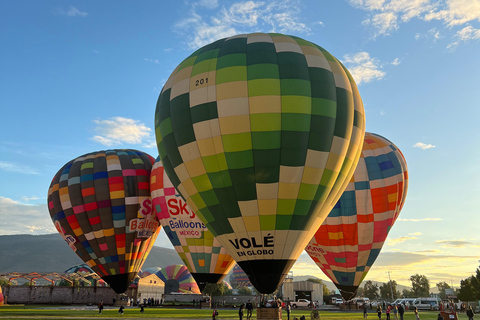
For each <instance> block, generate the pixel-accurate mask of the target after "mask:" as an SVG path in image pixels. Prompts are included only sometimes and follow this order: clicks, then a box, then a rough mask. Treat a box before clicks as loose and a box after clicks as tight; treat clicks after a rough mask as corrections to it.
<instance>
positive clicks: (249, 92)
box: [155, 33, 365, 293]
mask: <svg viewBox="0 0 480 320" xmlns="http://www.w3.org/2000/svg"><path fill="white" fill-rule="evenodd" d="M155 133H156V137H157V145H158V151H159V154H160V158H161V160H162V163H163V165H164V167H165V171H166V172H167V175H168V176H169V178H170V180H171V181H172V182H173V184H174V186H175V187H176V188H177V189H178V191H179V192H180V194H181V195H182V196H183V197H184V198H185V200H186V201H187V203H188V204H189V205H190V207H191V208H192V209H193V210H194V211H195V212H196V214H198V216H199V217H200V218H201V219H202V221H203V222H204V223H205V225H206V226H207V228H208V229H209V230H210V231H211V232H212V233H213V234H214V236H215V237H216V238H217V239H218V240H219V241H220V243H221V244H222V246H223V247H224V248H225V249H226V250H227V252H228V253H229V254H230V255H231V256H232V257H233V258H234V259H235V260H236V261H237V262H238V264H239V265H240V266H241V267H242V269H243V270H244V271H245V273H246V274H247V275H248V276H249V278H250V281H251V282H252V284H253V285H254V286H255V287H256V288H257V290H258V291H259V292H261V293H271V292H273V291H275V290H276V288H277V287H278V285H279V284H280V283H281V281H282V280H283V278H284V277H285V275H286V274H287V273H288V270H289V269H290V268H291V266H292V265H293V264H294V263H295V261H296V259H297V258H298V256H299V255H300V254H301V252H302V251H303V249H304V248H305V246H306V245H307V243H308V241H309V240H310V239H311V238H312V236H313V234H314V233H315V231H316V230H317V229H318V228H319V227H320V225H321V224H322V222H323V220H324V219H325V217H326V216H327V215H328V210H327V208H331V207H332V206H333V205H331V206H327V205H325V203H331V202H334V201H336V200H337V199H338V197H340V195H341V193H342V192H343V190H344V189H345V187H346V185H347V183H348V181H349V180H350V178H351V176H352V175H353V172H354V170H355V166H356V164H357V162H358V158H359V156H360V152H361V148H362V143H363V137H364V134H365V115H364V110H363V104H362V101H361V98H360V94H359V93H358V90H357V87H356V85H355V82H354V80H353V78H352V77H351V75H350V73H349V72H348V70H347V69H346V68H345V67H344V66H343V65H342V64H341V63H340V62H339V61H338V60H337V59H335V57H333V56H332V55H331V54H329V53H328V52H327V51H325V50H324V49H323V48H321V47H319V46H317V45H315V44H313V43H311V42H309V41H306V40H303V39H301V38H298V37H293V36H287V35H282V34H265V33H253V34H243V35H237V36H234V37H230V38H226V39H221V40H218V41H215V42H213V43H211V44H209V45H207V46H205V47H203V48H200V49H198V50H197V51H196V52H194V53H193V54H192V55H190V56H189V57H188V58H186V59H185V60H184V61H183V62H182V63H180V65H179V66H178V67H177V68H176V69H175V70H174V71H173V73H172V75H171V76H170V78H169V79H168V81H167V82H166V84H165V86H164V87H163V89H162V92H161V94H160V97H159V99H158V102H157V108H156V111H155Z"/></svg>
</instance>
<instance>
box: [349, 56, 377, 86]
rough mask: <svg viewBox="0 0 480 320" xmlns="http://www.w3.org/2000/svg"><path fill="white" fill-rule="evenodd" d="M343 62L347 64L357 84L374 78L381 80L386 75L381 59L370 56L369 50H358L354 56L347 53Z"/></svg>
mask: <svg viewBox="0 0 480 320" xmlns="http://www.w3.org/2000/svg"><path fill="white" fill-rule="evenodd" d="M342 62H343V63H345V65H346V66H347V68H348V70H349V71H350V73H351V74H352V77H353V78H354V79H355V83H356V84H357V85H360V84H361V83H368V82H371V81H373V80H381V79H383V77H385V75H386V73H385V72H384V71H382V70H381V68H382V66H381V63H380V61H379V60H378V59H376V58H372V57H370V54H369V53H368V52H358V53H356V54H354V55H353V56H352V55H345V56H344V57H343V61H342Z"/></svg>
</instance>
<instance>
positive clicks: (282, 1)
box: [0, 0, 480, 287]
mask: <svg viewBox="0 0 480 320" xmlns="http://www.w3.org/2000/svg"><path fill="white" fill-rule="evenodd" d="M251 32H279V33H285V34H289V35H295V36H299V37H301V38H304V39H306V40H309V41H311V42H314V43H316V44H318V45H320V46H322V47H323V48H325V49H326V50H328V51H329V52H330V53H331V54H333V55H334V56H335V57H336V58H338V59H339V60H340V61H342V62H343V63H344V64H345V66H346V67H347V68H348V69H349V70H350V72H351V73H352V75H353V77H354V79H355V81H356V83H357V85H358V87H359V91H360V94H361V96H362V100H363V103H364V107H365V111H366V123H367V124H366V130H367V131H368V132H373V133H377V134H380V135H382V136H384V137H386V138H387V139H389V140H391V141H392V142H394V143H395V144H396V145H397V147H398V148H399V149H400V150H401V151H402V152H403V154H404V156H405V158H406V161H407V165H408V169H409V176H410V181H409V190H408V193H407V198H406V202H405V206H404V208H403V210H402V212H401V213H400V217H399V219H398V220H397V222H396V223H395V225H394V226H393V228H392V230H391V232H390V234H389V236H388V238H387V241H386V242H385V245H384V247H383V249H382V252H381V254H380V256H379V258H378V259H377V261H376V262H375V264H374V267H373V268H372V269H371V270H370V272H369V274H368V275H367V277H366V280H376V281H381V282H386V281H388V276H389V274H390V278H391V279H392V280H395V281H397V283H399V284H402V285H410V281H409V277H410V276H411V275H413V274H417V273H419V274H423V275H426V276H427V278H428V279H429V280H430V286H431V287H434V286H435V284H436V283H438V282H440V281H445V282H447V283H449V284H451V285H453V286H454V287H458V286H459V282H460V280H461V279H464V278H466V277H468V276H470V275H471V274H473V273H474V272H475V269H476V268H477V267H478V266H479V259H480V252H479V250H480V234H479V226H478V225H479V224H478V222H479V218H478V214H479V213H480V212H479V209H478V208H479V207H480V196H479V193H480V182H479V181H480V173H479V170H478V164H479V160H480V151H479V150H480V133H479V132H480V130H479V126H478V123H477V120H478V119H479V116H480V111H479V110H480V108H479V107H478V106H479V103H480V86H479V83H480V81H479V74H480V0H275V1H230V0H229V1H221V0H198V1H190V0H188V1H183V0H180V1H136V2H131V1H124V0H116V1H110V0H106V1H92V0H83V1H79V0H61V1H60V0H58V1H57V0H48V1H34V0H30V1H25V0H17V1H2V2H1V3H0V44H1V50H0V70H1V71H0V74H1V76H0V110H1V111H2V114H3V115H2V116H1V117H0V235H10V234H46V233H52V232H56V231H55V229H54V226H53V224H52V221H51V220H50V216H49V213H48V210H47V206H46V197H47V191H48V187H49V185H50V182H51V180H52V178H53V176H54V175H55V173H56V172H57V171H58V170H59V169H60V168H61V167H62V166H63V165H64V164H65V163H66V162H68V161H70V160H72V159H74V158H76V157H78V156H80V155H83V154H85V153H89V152H93V151H97V150H105V149H109V148H133V149H137V150H141V151H144V152H147V153H149V154H150V155H152V156H153V157H156V156H157V155H158V152H157V150H156V146H155V135H154V113H155V105H156V101H157V99H158V95H159V93H160V90H161V89H162V87H163V85H164V83H165V81H166V80H167V79H168V77H169V75H170V73H171V72H172V71H173V70H174V68H175V67H176V66H177V65H178V64H179V63H180V62H181V61H182V60H183V59H185V58H186V57H187V56H189V55H190V54H191V53H192V52H193V51H194V50H196V49H198V48H200V47H202V46H204V45H206V44H208V43H210V42H212V41H214V40H217V39H220V38H225V37H229V36H233V35H235V34H241V33H251ZM156 245H158V246H162V247H167V248H173V246H172V245H171V244H170V243H169V241H168V239H167V238H166V236H165V234H164V232H163V231H162V232H161V236H160V237H159V238H158V240H157V242H156ZM292 271H293V273H294V275H315V276H317V277H319V278H322V279H327V278H326V276H324V275H323V273H322V272H321V270H320V269H319V268H318V267H317V266H316V265H315V264H314V263H313V261H312V260H311V259H310V257H309V256H308V255H306V254H305V253H304V254H302V255H301V256H300V258H299V260H298V261H297V263H296V264H295V265H294V267H293V268H292ZM388 272H389V273H388Z"/></svg>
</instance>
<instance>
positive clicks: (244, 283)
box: [230, 264, 252, 289]
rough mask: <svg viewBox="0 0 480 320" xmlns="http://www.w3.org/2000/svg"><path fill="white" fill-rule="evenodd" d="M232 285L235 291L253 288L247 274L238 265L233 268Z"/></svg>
mask: <svg viewBox="0 0 480 320" xmlns="http://www.w3.org/2000/svg"><path fill="white" fill-rule="evenodd" d="M230 283H231V285H232V286H233V287H234V288H235V289H239V288H243V287H251V286H252V284H251V283H250V279H248V276H247V274H246V273H245V272H244V271H243V270H242V268H240V266H239V265H238V264H236V265H235V267H233V270H232V275H231V276H230Z"/></svg>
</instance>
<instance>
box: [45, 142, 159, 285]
mask: <svg viewBox="0 0 480 320" xmlns="http://www.w3.org/2000/svg"><path fill="white" fill-rule="evenodd" d="M153 162H154V159H153V158H152V157H151V156H149V155H148V154H146V153H143V152H140V151H136V150H129V149H127V150H107V151H98V152H92V153H89V154H85V155H83V156H81V157H78V158H76V159H74V160H72V161H70V162H68V163H67V164H66V165H65V166H64V167H63V168H62V169H60V171H58V173H57V174H56V175H55V177H54V178H53V181H52V183H51V185H50V188H49V191H48V207H49V211H50V216H51V218H52V220H53V222H54V224H55V227H56V228H57V230H58V232H59V233H60V234H61V235H62V238H63V239H64V240H65V241H66V242H67V243H68V244H69V246H70V248H72V250H74V251H75V252H76V253H77V254H78V256H79V257H80V258H81V259H82V260H83V261H84V262H85V263H86V264H87V265H88V266H89V267H91V268H92V269H93V270H94V271H95V272H96V273H97V274H98V275H99V276H100V277H102V279H104V280H105V281H106V282H107V283H108V284H109V285H110V286H111V287H112V288H113V289H114V290H115V291H116V292H117V293H122V292H125V290H126V289H127V287H128V285H129V284H130V283H131V282H132V281H133V279H134V278H135V275H136V274H137V272H138V271H139V270H140V268H141V266H142V265H143V262H144V261H145V258H146V257H147V255H148V253H149V252H150V249H151V247H152V245H153V243H154V242H155V239H156V237H157V235H158V232H159V230H160V223H159V222H158V220H157V218H156V216H155V214H154V213H153V210H152V206H151V198H150V187H149V186H150V184H149V179H150V171H151V168H152V165H153Z"/></svg>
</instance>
